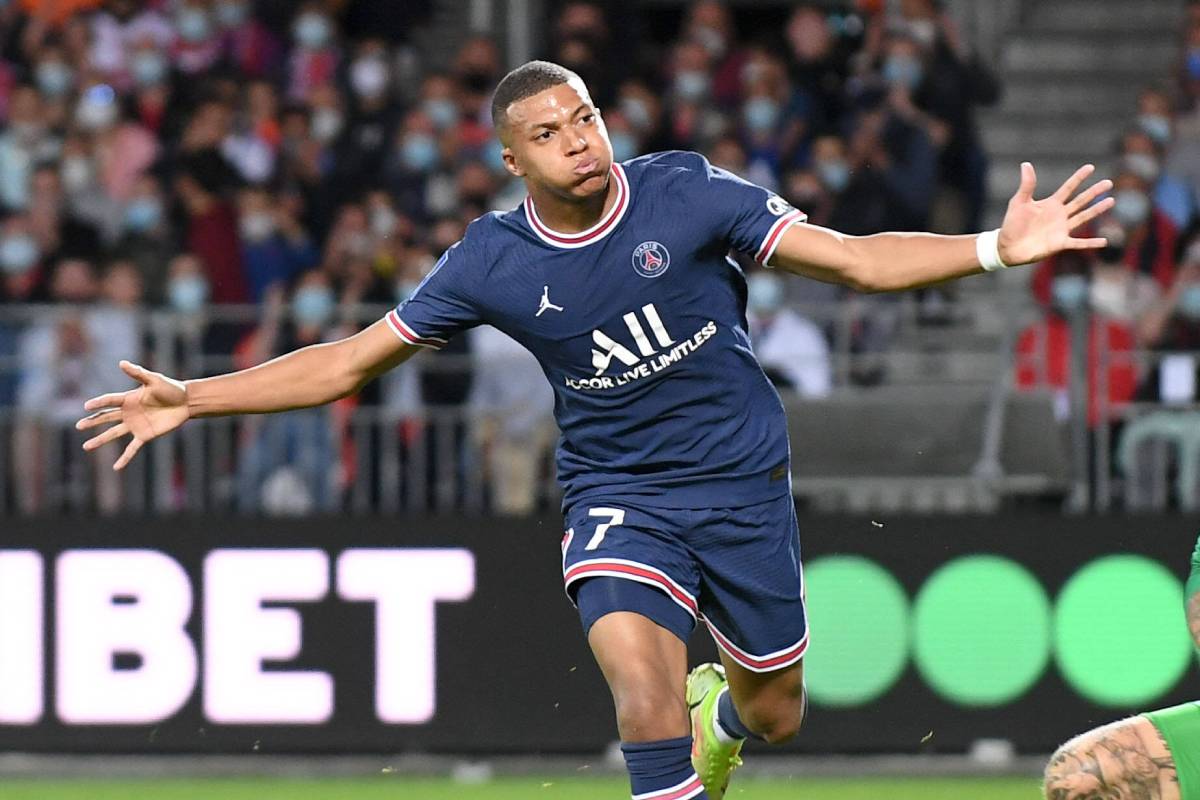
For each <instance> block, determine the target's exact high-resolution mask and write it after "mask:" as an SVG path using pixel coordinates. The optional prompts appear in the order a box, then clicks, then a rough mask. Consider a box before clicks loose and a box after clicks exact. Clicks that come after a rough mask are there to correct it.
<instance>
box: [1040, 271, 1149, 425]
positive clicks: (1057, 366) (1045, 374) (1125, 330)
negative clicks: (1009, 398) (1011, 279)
mask: <svg viewBox="0 0 1200 800" xmlns="http://www.w3.org/2000/svg"><path fill="white" fill-rule="evenodd" d="M1058 260H1059V263H1060V273H1059V275H1057V276H1056V277H1055V278H1054V279H1053V282H1052V283H1051V286H1050V294H1051V301H1050V303H1049V304H1048V307H1047V312H1046V316H1045V318H1044V319H1042V320H1041V321H1039V322H1035V323H1033V324H1032V325H1030V326H1028V327H1027V328H1025V330H1024V331H1022V332H1021V335H1020V337H1019V338H1018V340H1017V375H1016V378H1017V387H1018V388H1020V389H1025V390H1030V389H1045V388H1052V389H1054V390H1055V393H1056V395H1057V398H1059V400H1060V402H1056V403H1055V406H1056V409H1058V410H1059V411H1060V417H1062V418H1065V416H1066V412H1067V409H1068V408H1069V405H1068V402H1067V391H1068V387H1069V385H1070V376H1071V321H1070V320H1071V316H1070V315H1071V314H1073V313H1085V314H1088V356H1087V364H1088V375H1087V387H1088V388H1087V391H1088V403H1087V418H1088V427H1091V428H1094V427H1096V425H1097V424H1098V423H1100V422H1102V421H1103V422H1113V421H1115V419H1116V418H1117V416H1118V415H1119V413H1120V410H1121V408H1122V406H1124V405H1125V404H1127V403H1128V402H1129V401H1130V400H1131V399H1132V398H1133V394H1134V391H1135V390H1136V388H1137V369H1136V365H1135V364H1134V363H1133V360H1132V354H1133V351H1134V349H1135V338H1134V334H1133V331H1131V330H1130V328H1129V326H1128V325H1126V324H1124V323H1122V322H1120V321H1118V320H1115V319H1111V318H1108V317H1105V316H1103V315H1102V314H1101V313H1099V312H1095V311H1092V310H1091V309H1090V300H1089V295H1090V292H1089V289H1090V287H1089V281H1090V277H1089V276H1090V272H1091V266H1092V263H1093V261H1094V257H1093V256H1092V255H1091V254H1084V253H1082V252H1075V253H1065V254H1063V257H1062V258H1060V259H1058ZM1102 346H1103V350H1104V351H1107V353H1108V362H1109V364H1108V370H1107V375H1106V378H1107V381H1106V383H1107V387H1108V392H1107V395H1106V399H1107V413H1105V414H1102V413H1101V407H1100V402H1099V400H1100V384H1099V376H1100V354H1101V352H1102V351H1101V347H1102Z"/></svg>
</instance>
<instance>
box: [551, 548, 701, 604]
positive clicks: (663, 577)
mask: <svg viewBox="0 0 1200 800" xmlns="http://www.w3.org/2000/svg"><path fill="white" fill-rule="evenodd" d="M598 576H605V577H610V578H628V579H629V580H633V581H638V582H639V583H644V584H647V585H649V586H654V587H656V588H658V589H662V590H663V591H665V592H666V593H667V596H668V597H670V598H671V599H672V600H674V601H675V603H677V604H678V605H679V606H681V607H683V609H684V610H686V611H687V612H688V613H689V614H691V615H692V617H693V618H695V617H696V615H697V612H698V606H697V604H696V598H694V597H692V595H691V594H689V593H688V592H687V591H686V590H685V589H684V588H683V587H682V586H680V585H679V584H678V583H676V582H675V581H673V580H672V579H671V578H670V577H669V576H668V575H667V574H666V573H664V572H663V571H662V570H658V569H655V568H654V567H651V566H649V565H647V564H639V563H638V562H636V561H625V560H623V559H608V558H605V559H591V560H589V561H580V562H578V563H577V564H574V565H573V566H572V567H571V568H570V569H568V570H567V571H566V573H565V574H564V575H563V580H564V581H565V583H566V586H567V588H568V589H569V588H570V586H571V584H572V583H574V582H575V581H578V580H582V579H583V578H595V577H598Z"/></svg>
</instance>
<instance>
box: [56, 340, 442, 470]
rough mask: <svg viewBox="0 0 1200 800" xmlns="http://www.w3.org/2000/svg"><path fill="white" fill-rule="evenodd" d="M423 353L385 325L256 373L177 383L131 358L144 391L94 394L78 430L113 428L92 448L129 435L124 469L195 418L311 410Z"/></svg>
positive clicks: (129, 369) (130, 369) (121, 461)
mask: <svg viewBox="0 0 1200 800" xmlns="http://www.w3.org/2000/svg"><path fill="white" fill-rule="evenodd" d="M418 349H419V348H417V347H416V346H414V345H410V344H406V343H405V342H403V341H401V340H400V339H399V337H397V336H396V334H394V333H392V331H391V330H389V328H388V325H387V323H386V322H384V321H382V320H380V321H379V322H376V323H375V324H373V325H371V326H370V327H368V328H367V329H365V330H363V331H361V332H359V333H357V334H355V335H354V336H350V337H347V338H345V339H341V340H339V341H336V342H329V343H327V344H315V345H310V346H308V347H304V348H301V349H299V350H295V351H293V352H291V353H287V354H286V355H282V356H279V357H278V358H275V359H272V360H271V361H268V362H266V363H265V364H259V365H258V366H256V367H251V368H250V369H244V370H240V371H238V372H231V373H228V374H226V375H218V376H216V377H213V378H201V379H199V380H191V381H178V380H175V379H174V378H169V377H167V376H166V375H162V374H160V373H157V372H151V371H150V370H148V369H145V368H144V367H140V366H138V365H136V364H132V363H130V362H128V361H122V362H121V369H122V370H123V371H124V372H125V374H126V375H128V376H129V377H131V378H133V379H134V380H136V381H137V382H138V383H139V384H141V385H140V386H138V387H137V388H134V389H130V390H129V391H126V392H114V393H112V394H105V395H101V396H99V397H93V398H92V399H91V400H88V401H87V402H86V403H84V406H83V407H84V408H85V409H86V410H88V411H90V412H92V413H91V414H89V415H88V416H86V417H84V418H83V419H81V420H79V421H78V422H77V423H75V427H76V428H77V429H79V430H81V431H82V430H89V429H91V428H97V427H100V426H103V425H107V426H108V427H107V428H106V429H105V430H104V431H103V432H101V433H99V434H98V435H96V436H93V437H92V438H91V439H88V440H87V441H86V442H85V443H84V445H83V449H85V450H94V449H96V448H97V447H100V446H102V445H105V444H107V443H109V442H112V441H115V440H117V439H120V438H122V437H124V436H127V435H131V436H132V437H133V438H132V440H131V441H130V442H129V444H128V445H127V446H126V447H125V451H124V452H123V453H122V454H121V457H120V458H118V459H117V461H116V463H115V464H113V469H118V470H119V469H123V468H124V467H125V465H126V464H128V463H129V462H130V460H132V459H133V457H134V456H135V455H137V452H138V450H140V449H141V447H142V445H143V444H145V443H146V442H148V441H150V440H152V439H156V438H158V437H159V436H162V435H163V434H166V433H169V432H171V431H173V430H175V429H176V428H178V427H179V426H180V425H182V424H183V423H185V422H187V421H188V420H189V419H191V418H192V417H219V416H228V415H231V414H268V413H271V412H274V411H290V410H292V409H295V408H308V407H310V406H319V405H322V404H324V403H328V402H331V401H333V400H337V399H339V398H342V397H346V396H347V395H351V394H354V393H355V392H357V391H358V390H359V389H360V388H361V387H362V386H363V385H364V384H366V383H367V382H368V381H370V380H372V379H373V378H375V377H377V376H378V375H381V374H383V373H384V372H387V371H388V370H389V369H391V368H393V367H395V366H396V365H398V364H400V363H401V362H403V361H404V360H405V359H407V358H409V357H410V356H411V355H412V354H413V353H415V352H416V351H417V350H418Z"/></svg>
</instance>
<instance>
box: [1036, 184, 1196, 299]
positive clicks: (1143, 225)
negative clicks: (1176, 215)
mask: <svg viewBox="0 0 1200 800" xmlns="http://www.w3.org/2000/svg"><path fill="white" fill-rule="evenodd" d="M1113 196H1114V197H1115V198H1116V205H1114V206H1113V209H1112V212H1111V213H1110V214H1109V215H1108V218H1107V219H1106V220H1104V221H1103V222H1101V225H1103V224H1104V222H1108V221H1111V222H1114V223H1116V224H1117V225H1119V226H1120V227H1121V229H1122V231H1123V233H1124V241H1125V250H1124V256H1123V263H1124V265H1125V268H1126V269H1128V270H1130V271H1132V272H1135V273H1138V274H1141V275H1145V276H1148V277H1150V278H1153V279H1154V280H1155V281H1156V282H1157V283H1158V285H1159V287H1160V288H1161V289H1162V290H1164V291H1165V290H1166V289H1169V288H1170V287H1171V285H1172V284H1173V283H1174V281H1175V253H1176V248H1177V247H1178V246H1179V233H1178V231H1177V230H1176V228H1175V225H1174V223H1172V222H1171V220H1170V218H1169V217H1167V215H1166V214H1164V213H1163V212H1161V211H1159V210H1158V209H1157V208H1155V207H1154V202H1153V200H1152V199H1151V197H1150V185H1149V184H1148V183H1147V182H1146V181H1145V180H1144V179H1143V178H1141V177H1140V176H1138V175H1136V174H1134V173H1133V172H1129V171H1124V172H1121V173H1119V174H1118V175H1117V177H1116V179H1115V180H1114V181H1113ZM1061 263H1062V255H1061V254H1060V255H1058V256H1055V257H1053V258H1050V259H1048V260H1046V261H1043V262H1042V263H1041V264H1038V265H1037V267H1036V269H1035V271H1034V274H1033V279H1032V283H1031V287H1032V289H1033V296H1034V297H1035V298H1036V299H1037V300H1038V301H1039V302H1041V303H1046V302H1048V301H1049V299H1050V292H1051V289H1050V286H1051V283H1052V282H1053V280H1054V278H1055V276H1057V275H1058V274H1059V273H1060V272H1061V269H1062V268H1061Z"/></svg>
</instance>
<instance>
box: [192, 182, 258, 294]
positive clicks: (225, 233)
mask: <svg viewBox="0 0 1200 800" xmlns="http://www.w3.org/2000/svg"><path fill="white" fill-rule="evenodd" d="M205 161H207V159H206V160H205ZM213 177H214V176H212V174H211V173H210V172H208V171H207V170H204V169H190V170H188V171H186V172H183V173H181V174H180V175H179V176H178V177H177V178H176V179H175V191H176V193H177V194H178V196H179V199H180V201H181V203H182V204H183V207H184V210H185V212H186V214H187V227H186V230H185V232H184V236H183V241H184V243H185V244H186V246H187V249H188V250H189V251H190V252H192V253H195V254H196V255H197V256H199V258H200V260H201V261H202V262H203V264H204V268H205V273H206V275H207V277H208V279H209V283H210V285H211V287H212V299H213V302H215V303H246V302H249V300H250V289H249V286H248V285H247V280H246V272H245V267H244V265H243V263H242V253H241V241H240V239H239V237H238V228H237V216H236V215H235V213H234V211H233V209H232V208H230V206H229V204H228V203H226V202H225V201H224V200H223V199H222V198H221V196H220V195H219V194H217V193H216V191H215V187H214V186H213V185H212V184H211V182H212V180H213Z"/></svg>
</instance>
